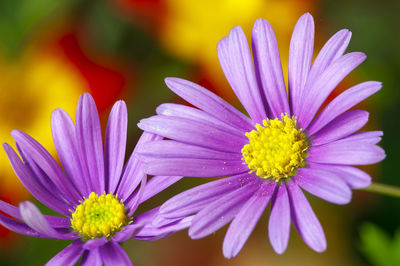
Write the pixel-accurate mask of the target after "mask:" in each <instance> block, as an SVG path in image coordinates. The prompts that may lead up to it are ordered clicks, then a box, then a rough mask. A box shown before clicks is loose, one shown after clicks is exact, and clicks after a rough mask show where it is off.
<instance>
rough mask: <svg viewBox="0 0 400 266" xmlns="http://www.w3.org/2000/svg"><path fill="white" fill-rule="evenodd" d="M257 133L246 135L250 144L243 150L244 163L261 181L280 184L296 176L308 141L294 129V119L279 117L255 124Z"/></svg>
mask: <svg viewBox="0 0 400 266" xmlns="http://www.w3.org/2000/svg"><path fill="white" fill-rule="evenodd" d="M256 128H257V130H252V131H251V132H247V133H246V136H247V138H248V139H249V144H246V145H244V146H243V148H242V155H243V160H244V164H247V166H248V167H249V168H250V169H251V171H250V172H256V174H257V176H259V177H261V178H264V179H272V180H275V181H277V182H278V181H279V180H281V179H284V178H289V177H292V176H295V175H296V171H297V168H299V167H303V166H304V165H305V161H304V158H305V157H306V156H307V149H308V142H307V139H306V136H305V134H304V133H303V132H302V129H298V128H297V126H296V117H294V116H293V117H290V116H288V115H287V114H285V115H283V114H282V119H281V120H279V119H278V118H275V119H273V120H270V119H267V120H264V121H263V126H261V125H259V124H257V125H256Z"/></svg>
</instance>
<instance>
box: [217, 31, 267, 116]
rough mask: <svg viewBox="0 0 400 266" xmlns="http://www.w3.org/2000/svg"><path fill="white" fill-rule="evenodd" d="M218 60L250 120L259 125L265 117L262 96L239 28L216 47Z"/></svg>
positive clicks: (242, 33) (243, 36) (244, 38)
mask: <svg viewBox="0 0 400 266" xmlns="http://www.w3.org/2000/svg"><path fill="white" fill-rule="evenodd" d="M217 53H218V59H219V62H220V65H221V68H222V70H223V72H224V74H225V77H226V79H227V80H228V82H229V84H230V85H231V87H232V89H233V91H234V92H235V94H236V96H237V97H238V99H239V100H240V102H241V103H242V105H243V107H244V108H245V109H246V111H247V112H248V113H249V115H250V117H251V118H252V120H253V121H254V122H256V123H261V122H262V121H263V120H264V119H265V118H266V117H267V114H266V106H264V103H263V100H262V95H261V93H260V89H259V87H258V84H257V79H256V75H255V72H254V67H253V60H252V57H251V53H250V48H249V45H248V43H247V39H246V36H245V34H244V32H243V30H242V28H241V27H240V26H237V27H234V28H233V29H232V30H231V31H230V33H229V36H228V37H225V38H223V39H222V40H221V41H219V43H218V45H217Z"/></svg>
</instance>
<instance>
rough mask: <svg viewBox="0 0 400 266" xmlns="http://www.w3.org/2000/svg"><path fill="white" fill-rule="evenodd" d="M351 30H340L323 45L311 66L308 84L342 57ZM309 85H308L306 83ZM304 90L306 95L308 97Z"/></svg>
mask: <svg viewBox="0 0 400 266" xmlns="http://www.w3.org/2000/svg"><path fill="white" fill-rule="evenodd" d="M350 38H351V32H350V31H349V30H346V29H344V30H340V31H338V32H336V33H335V34H334V35H333V36H332V37H331V38H330V39H329V40H328V41H327V42H326V43H325V45H324V47H322V49H321V51H320V52H319V53H318V55H317V57H316V58H315V60H314V63H313V65H312V67H311V70H310V73H309V74H308V77H307V84H312V83H313V82H315V80H316V79H317V78H318V76H319V75H321V74H322V73H323V72H324V70H325V69H326V68H327V67H328V66H329V65H330V64H332V62H334V61H335V60H336V59H338V58H339V57H341V56H342V55H343V53H344V51H345V50H346V48H347V46H348V45H349V42H350ZM306 86H307V85H306ZM306 95H307V92H306V91H304V95H303V99H304V97H307V96H306Z"/></svg>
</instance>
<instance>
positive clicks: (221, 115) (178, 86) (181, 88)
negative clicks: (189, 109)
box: [165, 78, 254, 131]
mask: <svg viewBox="0 0 400 266" xmlns="http://www.w3.org/2000/svg"><path fill="white" fill-rule="evenodd" d="M165 83H166V84H167V86H168V88H170V89H171V90H172V91H173V92H175V93H176V94H177V95H179V96H180V97H182V98H183V99H184V100H186V101H187V102H188V103H190V104H193V105H194V106H196V107H197V108H199V109H201V110H203V111H205V112H206V113H208V114H210V115H212V116H215V117H216V118H218V119H220V120H221V121H225V122H226V123H228V124H229V125H231V126H234V127H236V128H238V129H241V130H245V131H251V130H252V129H253V128H254V126H253V122H252V121H251V120H250V119H249V118H248V117H246V116H245V115H244V114H242V113H241V112H239V111H238V110H237V109H235V108H234V107H233V106H232V105H230V104H229V103H227V102H226V101H224V100H223V99H222V98H220V97H218V96H217V95H215V94H214V93H212V92H211V91H209V90H207V89H205V88H203V87H201V86H199V85H197V84H195V83H192V82H190V81H187V80H183V79H178V78H166V79H165Z"/></svg>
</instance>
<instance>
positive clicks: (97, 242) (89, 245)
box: [82, 236, 108, 250]
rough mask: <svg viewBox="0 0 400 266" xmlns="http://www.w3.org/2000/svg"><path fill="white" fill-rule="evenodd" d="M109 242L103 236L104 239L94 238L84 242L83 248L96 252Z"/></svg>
mask: <svg viewBox="0 0 400 266" xmlns="http://www.w3.org/2000/svg"><path fill="white" fill-rule="evenodd" d="M107 242H108V240H107V238H106V237H105V236H103V237H102V238H93V239H90V240H87V241H85V242H83V245H82V248H84V249H87V250H94V249H97V248H98V247H100V246H102V245H104V244H106V243H107Z"/></svg>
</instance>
